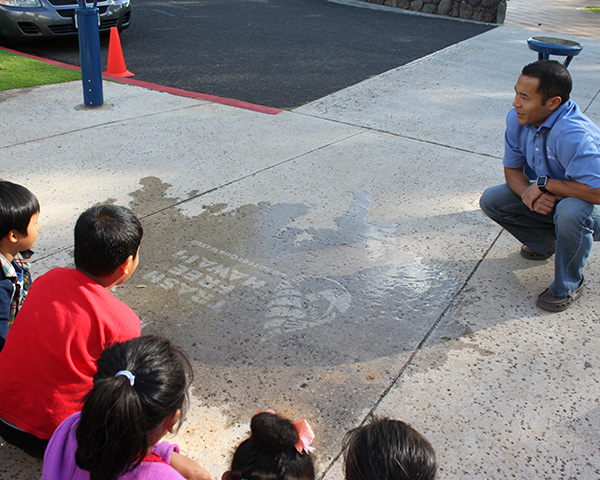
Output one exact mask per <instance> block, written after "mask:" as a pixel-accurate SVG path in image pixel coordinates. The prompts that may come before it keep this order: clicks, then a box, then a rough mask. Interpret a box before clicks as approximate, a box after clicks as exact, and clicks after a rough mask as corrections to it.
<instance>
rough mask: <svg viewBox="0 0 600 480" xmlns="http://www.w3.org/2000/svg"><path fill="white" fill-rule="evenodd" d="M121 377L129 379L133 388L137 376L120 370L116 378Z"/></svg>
mask: <svg viewBox="0 0 600 480" xmlns="http://www.w3.org/2000/svg"><path fill="white" fill-rule="evenodd" d="M119 375H123V376H124V377H127V378H128V379H129V384H130V385H131V386H132V387H133V384H134V383H135V375H134V374H133V373H131V372H130V371H129V370H120V371H118V372H117V373H116V374H115V377H118V376H119Z"/></svg>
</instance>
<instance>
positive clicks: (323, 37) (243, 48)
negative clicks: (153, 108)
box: [12, 0, 493, 108]
mask: <svg viewBox="0 0 600 480" xmlns="http://www.w3.org/2000/svg"><path fill="white" fill-rule="evenodd" d="M132 19H133V20H132V26H131V27H130V28H129V29H128V30H126V31H124V32H122V34H121V44H122V47H123V52H124V56H125V61H126V64H127V68H128V70H130V71H131V72H133V73H135V78H136V79H138V80H143V81H147V82H152V83H158V84H161V85H166V86H170V87H176V88H182V89H185V90H191V91H194V92H200V93H206V94H211V95H218V96H223V97H228V98H234V99H237V100H244V101H247V102H252V103H257V104H260V105H267V106H271V107H277V108H294V107H297V106H299V105H303V104H305V103H308V102H310V101H312V100H316V99H318V98H321V97H324V96H326V95H328V94H330V93H333V92H335V91H338V90H341V89H343V88H345V87H347V86H349V85H353V84H356V83H358V82H360V81H362V80H365V79H367V78H370V77H372V76H374V75H378V74H380V73H382V72H385V71H387V70H390V69H392V68H395V67H398V66H400V65H404V64H406V63H409V62H411V61H413V60H415V59H417V58H420V57H423V56H426V55H428V54H430V53H432V52H435V51H437V50H440V49H443V48H445V47H447V46H449V45H452V44H455V43H458V42H460V41H462V40H465V39H467V38H470V37H473V36H475V35H478V34H480V33H483V32H485V31H487V30H490V29H491V28H493V27H492V26H489V25H481V24H475V23H470V22H462V21H456V20H451V19H446V18H431V17H425V16H418V15H410V14H406V13H399V12H398V11H381V10H373V9H368V8H358V7H353V6H349V5H341V4H336V3H330V2H328V1H325V0H294V1H290V0H195V1H182V0H162V1H158V0H134V5H133V17H132ZM12 48H15V49H17V50H20V51H23V52H27V53H31V54H34V55H38V56H41V57H45V58H51V59H53V60H59V61H62V62H65V63H69V64H74V65H79V51H78V42H77V38H71V39H68V40H61V41H47V40H45V41H40V42H35V43H34V42H31V43H23V44H19V45H16V46H15V45H13V46H12ZM107 57H108V38H107V37H105V38H103V39H102V62H103V65H106V61H107Z"/></svg>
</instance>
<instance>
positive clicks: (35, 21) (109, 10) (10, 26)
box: [0, 0, 131, 40]
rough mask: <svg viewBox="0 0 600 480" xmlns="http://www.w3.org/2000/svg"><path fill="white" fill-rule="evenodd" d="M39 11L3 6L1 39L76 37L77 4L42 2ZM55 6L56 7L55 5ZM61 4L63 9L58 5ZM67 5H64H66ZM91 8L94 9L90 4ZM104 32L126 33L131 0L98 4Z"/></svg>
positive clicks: (61, 0) (65, 0)
mask: <svg viewBox="0 0 600 480" xmlns="http://www.w3.org/2000/svg"><path fill="white" fill-rule="evenodd" d="M40 2H41V4H42V6H41V7H36V8H21V7H7V6H3V5H0V36H2V37H5V38H9V39H21V40H22V39H28V38H31V39H33V38H39V37H60V36H64V35H76V34H77V28H76V27H75V9H77V8H79V6H78V5H77V3H76V1H75V0H40ZM50 2H52V3H55V5H53V4H52V3H50ZM58 3H60V4H61V5H56V4H58ZM65 3H66V5H63V4H65ZM88 6H89V7H91V6H92V5H91V4H90V3H88ZM97 7H98V10H99V14H100V31H101V32H102V31H106V30H110V28H111V27H117V28H118V29H119V30H123V29H125V28H127V27H129V25H130V23H131V3H130V1H129V0H116V1H113V0H111V1H98V5H97Z"/></svg>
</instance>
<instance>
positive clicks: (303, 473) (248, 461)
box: [222, 410, 315, 480]
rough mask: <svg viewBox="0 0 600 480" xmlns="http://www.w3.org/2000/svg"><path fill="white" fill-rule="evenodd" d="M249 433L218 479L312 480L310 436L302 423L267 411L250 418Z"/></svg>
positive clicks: (313, 472) (308, 428)
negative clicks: (228, 468)
mask: <svg viewBox="0 0 600 480" xmlns="http://www.w3.org/2000/svg"><path fill="white" fill-rule="evenodd" d="M250 430H251V435H250V438H248V439H246V440H244V441H243V442H242V443H241V444H240V445H239V446H238V448H237V450H236V451H235V454H234V455H233V460H232V462H231V470H230V471H228V472H225V473H224V474H223V479H222V480H314V478H315V470H314V466H313V461H312V457H311V455H310V453H311V452H312V451H313V450H314V449H313V448H312V447H311V446H310V443H311V442H312V440H313V438H314V433H313V431H312V428H311V427H310V425H309V424H308V422H306V420H301V421H299V422H295V423H292V422H290V421H289V420H287V419H285V418H282V417H280V416H279V415H277V414H275V412H272V411H270V410H268V411H266V412H262V413H258V414H256V415H255V416H254V417H252V420H251V422H250Z"/></svg>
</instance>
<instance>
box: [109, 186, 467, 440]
mask: <svg viewBox="0 0 600 480" xmlns="http://www.w3.org/2000/svg"><path fill="white" fill-rule="evenodd" d="M142 185H143V188H141V189H140V190H138V191H136V192H134V193H132V198H133V200H132V204H131V206H132V208H133V209H134V210H135V211H142V212H143V211H146V212H148V211H151V208H150V205H153V206H154V208H155V209H156V206H157V205H159V206H161V207H163V208H164V209H163V210H162V211H160V212H159V213H156V214H151V215H148V216H146V217H145V218H144V219H143V225H144V229H145V236H144V241H143V244H142V251H141V261H140V266H139V268H138V271H137V272H136V273H135V276H134V278H133V279H132V280H131V281H130V282H128V283H126V284H125V285H124V286H123V287H120V288H119V289H118V292H117V294H118V295H119V297H121V298H122V299H123V300H124V301H126V302H127V303H128V304H129V305H131V306H132V307H133V308H134V309H135V310H136V311H137V312H138V313H139V315H140V317H141V318H142V321H143V331H144V332H146V333H160V334H164V335H166V336H169V337H170V338H173V339H174V340H176V341H178V342H179V343H180V344H182V345H183V346H184V347H185V348H186V349H187V351H188V352H189V353H190V356H191V357H192V359H193V360H194V362H195V368H196V372H197V374H198V377H197V378H198V381H197V382H196V386H197V387H198V388H197V390H198V391H197V392H196V395H197V396H198V397H199V398H202V399H203V401H204V402H206V403H207V404H209V405H210V404H213V405H215V406H222V405H223V402H229V404H228V408H229V409H230V411H231V415H232V416H233V418H238V414H242V413H243V415H247V412H248V411H249V410H250V411H253V410H252V409H253V408H254V407H258V408H265V407H267V406H272V407H274V408H278V409H279V410H282V409H283V410H284V411H285V410H289V409H294V410H300V415H303V416H309V412H307V410H309V411H312V412H315V415H319V416H320V417H321V420H320V421H324V422H325V426H326V428H328V429H331V427H332V425H331V424H332V423H333V424H335V425H337V426H340V427H344V428H349V427H350V426H351V425H352V422H354V421H355V420H356V418H354V417H353V415H355V414H349V412H357V411H360V410H361V409H362V408H364V407H365V406H366V405H367V404H368V403H369V402H370V403H371V404H372V402H373V401H374V400H375V399H376V398H377V396H378V395H379V394H380V393H381V391H382V389H383V388H384V387H385V386H387V384H388V383H389V381H390V379H391V378H393V377H394V375H395V374H396V373H397V371H388V370H386V369H390V364H392V366H393V362H390V361H389V358H390V357H396V356H400V358H401V359H402V358H404V360H402V361H405V358H406V356H407V355H408V353H410V352H412V350H413V349H414V348H415V347H416V345H417V344H418V343H419V341H420V340H421V339H422V338H423V336H424V335H425V334H426V332H427V331H428V330H429V328H430V327H431V325H432V324H433V322H434V321H435V319H436V318H437V316H438V315H439V313H440V312H441V311H442V310H443V309H444V308H445V306H446V305H447V304H448V301H449V299H450V296H451V295H452V294H453V293H454V292H455V291H456V289H457V288H458V287H457V285H458V280H457V279H454V278H452V275H451V274H449V273H448V272H445V271H444V270H443V268H442V266H440V265H437V264H434V263H432V262H429V261H427V260H426V259H424V258H422V257H420V256H418V255H416V254H415V253H413V252H410V251H407V250H402V249H400V248H398V246H397V241H396V240H397V239H396V236H395V231H396V228H397V226H396V225H382V224H377V223H374V222H370V221H368V220H367V218H368V214H369V207H370V198H371V192H370V191H369V190H368V189H363V190H359V191H357V192H355V193H354V195H353V198H352V197H350V196H349V198H347V199H343V201H345V202H347V203H348V205H349V207H348V210H347V212H346V213H345V214H344V215H342V216H340V217H339V218H336V219H335V224H336V228H324V229H316V228H300V227H298V226H296V223H298V222H297V219H298V218H299V217H301V216H302V215H305V214H306V213H307V212H308V211H309V209H310V206H309V205H303V204H271V203H269V202H259V203H257V204H249V205H243V206H241V207H239V208H236V209H228V207H227V205H225V204H216V205H204V206H203V209H202V213H201V214H199V215H196V216H188V215H185V214H183V213H182V211H181V209H180V208H179V207H177V206H173V207H171V208H165V207H166V206H167V205H175V204H177V203H178V202H181V201H182V199H174V198H169V197H168V196H167V194H166V192H167V189H168V187H169V185H167V184H164V183H162V182H161V181H160V180H158V179H155V178H147V179H144V180H143V181H142ZM188 201H189V202H198V203H201V202H205V201H206V200H204V199H203V198H202V197H198V198H194V199H190V200H188ZM155 211H156V210H155ZM384 359H387V361H385V362H383V361H381V362H379V360H384ZM384 363H385V364H384ZM316 412H320V413H318V414H317V413H316ZM327 417H329V420H327Z"/></svg>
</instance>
